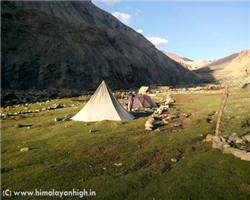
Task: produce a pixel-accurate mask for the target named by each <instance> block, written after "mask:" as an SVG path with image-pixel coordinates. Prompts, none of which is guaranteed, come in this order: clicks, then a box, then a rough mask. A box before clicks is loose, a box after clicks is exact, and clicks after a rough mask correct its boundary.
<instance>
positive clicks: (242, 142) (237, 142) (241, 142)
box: [235, 138, 245, 144]
mask: <svg viewBox="0 0 250 200" xmlns="http://www.w3.org/2000/svg"><path fill="white" fill-rule="evenodd" d="M235 143H236V144H244V143H245V141H244V140H243V139H241V138H238V139H236V140H235Z"/></svg>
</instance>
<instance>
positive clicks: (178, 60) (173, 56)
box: [164, 52, 193, 63]
mask: <svg viewBox="0 0 250 200" xmlns="http://www.w3.org/2000/svg"><path fill="white" fill-rule="evenodd" d="M164 54H165V55H166V56H168V57H169V58H171V59H172V60H174V61H176V62H179V63H183V62H186V61H193V60H190V59H188V58H182V57H180V56H178V55H176V54H173V53H170V52H166V53H164Z"/></svg>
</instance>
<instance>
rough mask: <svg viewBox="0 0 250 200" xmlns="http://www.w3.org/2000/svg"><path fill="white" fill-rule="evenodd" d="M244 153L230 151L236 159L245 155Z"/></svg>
mask: <svg viewBox="0 0 250 200" xmlns="http://www.w3.org/2000/svg"><path fill="white" fill-rule="evenodd" d="M245 153H246V151H242V150H239V149H235V148H234V150H233V151H232V154H233V155H234V156H235V157H237V158H241V157H242V156H243V154H245Z"/></svg>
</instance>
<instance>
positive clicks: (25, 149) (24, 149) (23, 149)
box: [20, 147, 29, 152]
mask: <svg viewBox="0 0 250 200" xmlns="http://www.w3.org/2000/svg"><path fill="white" fill-rule="evenodd" d="M25 151H29V148H28V147H26V148H22V149H20V152H25Z"/></svg>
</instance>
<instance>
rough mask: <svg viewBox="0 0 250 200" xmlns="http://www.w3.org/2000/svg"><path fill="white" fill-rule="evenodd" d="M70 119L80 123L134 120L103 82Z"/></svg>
mask: <svg viewBox="0 0 250 200" xmlns="http://www.w3.org/2000/svg"><path fill="white" fill-rule="evenodd" d="M72 119H73V120H74V121H82V122H95V121H102V120H110V121H121V120H130V119H134V116H133V115H131V114H130V113H129V112H128V111H127V110H126V109H125V108H124V107H123V106H122V105H121V104H120V102H119V101H118V100H117V99H116V98H115V97H114V95H113V94H112V92H111V90H110V89H109V88H108V86H107V85H106V84H105V82H104V81H103V82H102V83H101V85H100V86H99V87H98V88H97V90H96V91H95V93H94V94H93V96H92V97H91V99H90V100H89V101H88V103H87V104H86V105H85V106H84V107H83V109H82V110H80V111H79V112H78V113H77V114H76V115H75V116H74V117H72Z"/></svg>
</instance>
